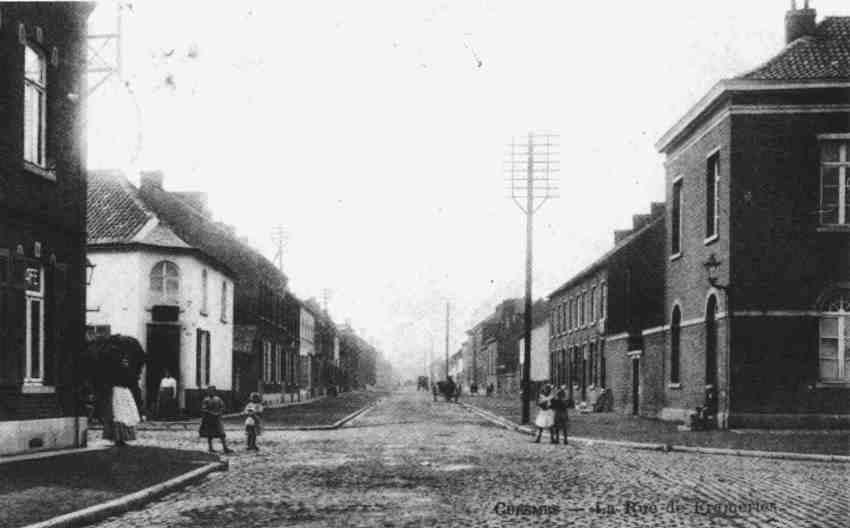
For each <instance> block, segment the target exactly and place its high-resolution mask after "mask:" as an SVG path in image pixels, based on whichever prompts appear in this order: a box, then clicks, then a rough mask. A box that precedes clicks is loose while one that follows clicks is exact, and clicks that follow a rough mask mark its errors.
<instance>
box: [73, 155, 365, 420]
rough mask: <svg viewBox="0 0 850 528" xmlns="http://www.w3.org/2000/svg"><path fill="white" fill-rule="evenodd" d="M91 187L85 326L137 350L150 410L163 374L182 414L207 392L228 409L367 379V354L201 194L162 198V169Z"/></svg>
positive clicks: (105, 177)
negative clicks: (132, 343)
mask: <svg viewBox="0 0 850 528" xmlns="http://www.w3.org/2000/svg"><path fill="white" fill-rule="evenodd" d="M88 180H89V181H88V183H89V187H88V208H87V211H88V239H87V249H88V253H87V254H88V258H89V261H90V263H91V264H92V265H93V266H94V269H95V273H94V274H93V279H92V280H91V281H90V284H89V286H88V296H87V306H86V320H87V330H88V333H89V336H90V337H96V336H98V335H109V334H121V335H127V336H131V337H134V338H136V339H137V340H138V341H139V342H140V343H142V346H143V347H144V348H145V351H146V354H147V362H146V365H145V372H144V374H143V379H142V380H141V385H142V390H141V392H142V395H143V396H142V397H143V400H144V406H145V407H146V408H148V409H150V408H152V407H153V406H154V404H155V402H156V394H157V390H158V388H159V383H160V380H161V379H162V378H163V376H164V374H165V372H166V371H168V372H169V373H170V374H171V375H172V376H173V377H174V378H176V380H177V384H178V395H179V402H180V407H181V408H182V409H184V410H185V411H186V412H188V413H190V414H192V413H196V412H197V411H198V409H199V406H200V401H201V395H202V392H203V390H204V389H205V388H206V387H207V386H209V385H214V386H215V387H216V389H217V390H218V391H219V392H220V393H221V395H222V396H224V399H225V401H226V402H229V403H230V404H231V407H234V406H237V405H239V404H241V403H244V402H245V401H246V399H247V397H248V395H249V394H250V393H251V392H259V393H260V394H261V395H262V396H263V400H264V401H265V402H266V403H267V404H277V403H284V402H291V401H300V400H303V399H308V398H314V397H317V396H324V395H325V394H327V393H328V392H329V391H332V392H336V391H340V390H343V391H344V390H349V389H351V388H358V387H363V386H365V385H367V384H374V383H375V365H376V363H377V362H378V361H379V353H378V351H377V350H376V349H375V347H373V346H372V345H370V344H369V343H368V342H367V341H365V340H363V339H362V338H360V337H359V336H358V335H357V334H356V333H355V332H354V331H353V330H352V329H351V328H349V327H347V326H339V325H337V324H336V323H335V322H334V321H333V320H332V319H331V317H330V316H329V314H328V313H327V312H326V311H325V310H324V309H322V308H321V307H320V306H319V304H318V303H317V302H316V301H315V300H314V299H308V300H306V301H302V300H301V299H299V298H298V297H297V296H295V295H294V294H293V293H292V292H291V291H289V289H288V288H287V283H288V277H287V276H286V275H285V274H284V273H283V272H282V271H281V270H279V269H278V268H277V267H275V266H274V265H273V264H272V263H271V262H270V261H269V260H268V259H266V258H265V257H264V256H263V255H262V254H260V253H259V252H258V251H256V250H255V249H253V248H252V247H251V246H250V245H249V244H248V243H247V242H246V241H245V240H244V239H240V238H239V237H238V236H237V235H236V232H235V229H234V228H233V227H232V226H229V225H227V224H223V223H221V222H216V221H214V220H213V218H212V215H211V214H210V211H209V208H208V206H207V201H206V195H205V194H204V193H202V192H171V191H167V190H166V189H165V187H164V181H163V174H162V172H159V171H148V172H143V173H142V174H141V182H140V185H139V186H138V187H136V186H134V185H133V184H132V183H130V182H129V181H128V180H127V178H126V177H125V176H124V175H123V174H121V173H119V172H115V171H95V172H91V173H89V179H88Z"/></svg>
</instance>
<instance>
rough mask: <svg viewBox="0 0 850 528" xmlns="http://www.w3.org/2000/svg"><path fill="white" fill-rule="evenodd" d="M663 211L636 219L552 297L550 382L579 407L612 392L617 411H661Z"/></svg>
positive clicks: (658, 207)
mask: <svg viewBox="0 0 850 528" xmlns="http://www.w3.org/2000/svg"><path fill="white" fill-rule="evenodd" d="M664 229H665V224H664V204H660V203H657V204H653V205H652V209H651V212H650V214H645V215H636V216H634V217H633V223H632V229H631V230H625V231H617V232H615V234H614V237H615V244H614V248H613V249H611V250H610V251H609V252H608V253H606V254H604V255H602V256H601V257H600V258H599V259H597V260H596V261H595V262H593V263H592V264H591V265H590V266H588V267H586V268H585V269H583V270H582V271H580V272H579V273H577V274H576V275H575V276H573V277H572V278H571V279H570V280H568V281H567V282H565V283H564V284H563V285H561V286H560V287H559V288H557V289H556V290H555V291H553V292H552V293H551V294H550V295H549V333H550V336H549V351H550V362H551V363H550V364H551V377H552V381H553V382H554V383H555V384H556V385H566V386H567V388H568V390H569V397H570V398H571V399H573V401H575V402H580V401H586V400H589V399H592V395H593V392H594V391H596V390H597V389H598V388H600V387H605V388H608V389H610V390H611V391H612V393H613V397H614V404H615V408H616V409H617V410H618V411H621V412H627V413H633V414H651V413H652V412H653V411H654V409H655V408H657V407H658V406H659V399H660V396H659V394H658V392H659V388H658V381H657V379H656V378H657V377H658V376H657V374H656V373H657V371H658V366H657V363H658V358H656V357H655V356H653V355H648V354H644V349H645V348H646V347H647V346H651V345H652V343H654V342H656V341H658V340H659V339H660V338H659V336H658V332H657V327H659V326H660V325H661V322H662V320H663V312H662V304H663V299H664V274H663V273H664V254H663V251H664Z"/></svg>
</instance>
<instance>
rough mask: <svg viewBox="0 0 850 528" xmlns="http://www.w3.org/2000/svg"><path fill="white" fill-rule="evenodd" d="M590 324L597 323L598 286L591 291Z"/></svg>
mask: <svg viewBox="0 0 850 528" xmlns="http://www.w3.org/2000/svg"><path fill="white" fill-rule="evenodd" d="M588 301H589V302H590V322H591V323H593V322H594V321H596V286H594V287H593V288H592V289H591V290H590V299H588Z"/></svg>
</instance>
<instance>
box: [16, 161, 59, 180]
mask: <svg viewBox="0 0 850 528" xmlns="http://www.w3.org/2000/svg"><path fill="white" fill-rule="evenodd" d="M22 165H23V168H24V170H25V171H27V172H29V173H30V174H34V175H36V176H40V177H42V178H44V179H45V180H50V181H52V182H55V181H56V172H54V171H51V170H47V169H45V168H44V167H39V166H38V165H36V164H35V163H31V162H29V161H23V163H22Z"/></svg>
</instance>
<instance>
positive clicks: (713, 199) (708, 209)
mask: <svg viewBox="0 0 850 528" xmlns="http://www.w3.org/2000/svg"><path fill="white" fill-rule="evenodd" d="M719 189H720V152H715V153H714V154H712V155H711V156H709V157H708V160H707V161H706V172H705V238H707V239H710V238H714V237H716V236H718V233H719V229H720V193H719V192H718V190H719Z"/></svg>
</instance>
